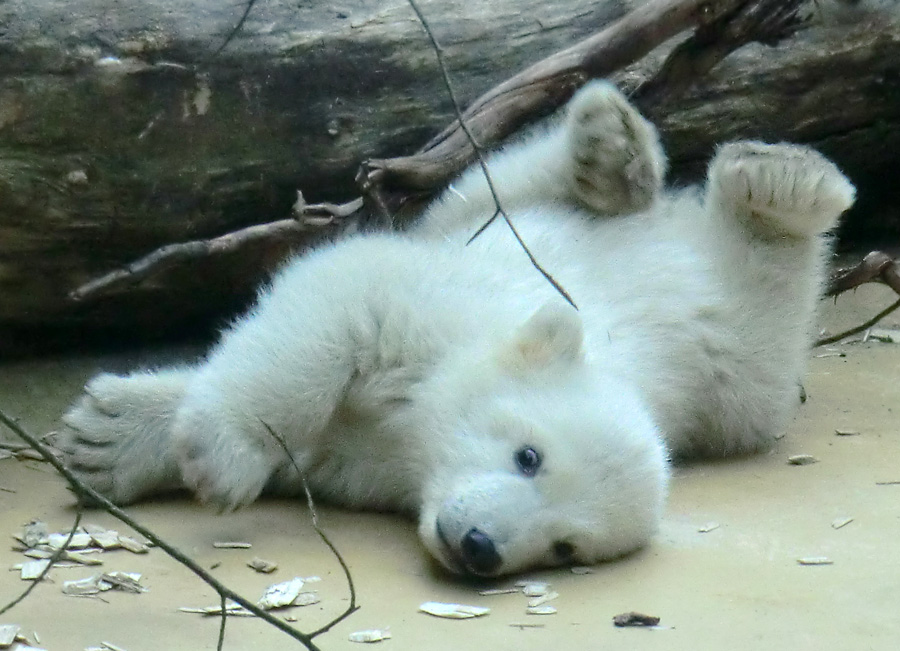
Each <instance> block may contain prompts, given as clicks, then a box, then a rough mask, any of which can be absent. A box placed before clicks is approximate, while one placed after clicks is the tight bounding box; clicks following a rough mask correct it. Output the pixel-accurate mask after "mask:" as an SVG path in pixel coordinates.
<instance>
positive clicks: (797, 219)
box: [709, 142, 856, 237]
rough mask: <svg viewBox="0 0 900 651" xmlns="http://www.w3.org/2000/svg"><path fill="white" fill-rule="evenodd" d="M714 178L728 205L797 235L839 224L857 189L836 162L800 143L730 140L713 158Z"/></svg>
mask: <svg viewBox="0 0 900 651" xmlns="http://www.w3.org/2000/svg"><path fill="white" fill-rule="evenodd" d="M709 178H710V192H711V193H712V196H713V198H714V200H717V201H718V202H719V204H720V205H722V207H723V208H724V209H725V210H727V211H734V212H736V213H737V214H738V215H739V216H740V215H742V214H746V215H749V216H750V217H751V218H752V219H753V220H754V223H755V224H756V225H757V226H759V227H762V228H763V229H769V230H771V231H774V232H775V233H776V234H787V235H793V236H796V237H806V236H811V235H816V234H818V233H822V232H825V231H827V230H829V229H831V228H832V227H834V225H835V224H836V223H837V220H838V217H840V216H841V213H843V212H844V211H845V210H847V209H848V208H849V207H850V206H852V205H853V200H854V196H855V192H856V191H855V189H854V187H853V185H852V184H851V183H850V181H848V180H847V178H846V177H845V176H844V175H843V174H841V172H840V170H838V168H837V167H836V166H835V165H834V163H832V162H831V161H829V160H828V159H827V158H825V157H824V156H822V154H820V153H819V152H817V151H815V150H812V149H810V148H808V147H803V146H800V145H789V144H778V145H767V144H763V143H760V142H734V143H729V144H727V145H725V146H723V147H722V148H721V149H720V150H719V152H718V154H717V155H716V158H715V159H714V160H713V162H712V165H711V166H710V172H709Z"/></svg>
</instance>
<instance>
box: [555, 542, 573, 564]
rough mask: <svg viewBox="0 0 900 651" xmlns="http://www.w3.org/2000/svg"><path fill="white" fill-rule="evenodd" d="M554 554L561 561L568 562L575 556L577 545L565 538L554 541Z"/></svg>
mask: <svg viewBox="0 0 900 651" xmlns="http://www.w3.org/2000/svg"><path fill="white" fill-rule="evenodd" d="M553 555H554V556H555V557H556V559H557V560H558V561H559V562H561V563H568V562H570V561H571V560H572V559H573V558H575V545H573V544H572V543H570V542H566V541H565V540H559V541H557V542H555V543H553Z"/></svg>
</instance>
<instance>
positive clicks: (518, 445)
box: [419, 306, 668, 576]
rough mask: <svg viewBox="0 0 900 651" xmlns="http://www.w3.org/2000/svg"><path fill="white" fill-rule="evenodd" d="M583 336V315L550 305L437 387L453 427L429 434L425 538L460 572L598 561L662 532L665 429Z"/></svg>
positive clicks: (440, 418)
mask: <svg viewBox="0 0 900 651" xmlns="http://www.w3.org/2000/svg"><path fill="white" fill-rule="evenodd" d="M582 338H583V333H582V326H581V321H580V319H579V317H578V315H577V314H576V313H575V311H574V310H572V309H570V308H568V307H561V306H545V307H544V308H541V309H540V310H539V311H538V312H537V313H536V314H534V315H533V316H532V317H531V318H529V319H528V320H527V321H526V322H525V323H524V324H523V325H521V326H520V327H519V328H518V330H517V331H515V332H514V333H510V334H509V335H508V336H507V337H506V338H505V340H504V341H503V342H502V343H501V344H499V345H492V346H491V347H490V350H481V351H480V352H478V353H477V354H473V355H471V356H469V357H468V358H467V359H462V360H458V363H457V364H455V365H454V366H453V368H452V369H450V370H447V371H446V372H445V373H444V375H443V376H442V377H441V378H440V380H439V381H438V382H437V383H436V386H433V387H431V389H430V391H432V392H434V393H435V394H436V395H435V399H434V400H433V401H432V404H433V405H435V409H434V414H435V415H434V418H435V419H436V420H435V422H434V426H435V427H436V428H438V429H440V430H442V431H443V432H445V433H446V434H445V435H444V436H441V437H433V438H431V439H430V440H431V441H432V443H431V446H432V449H431V451H430V454H431V455H433V458H434V463H432V464H428V465H429V466H430V467H431V468H432V469H434V472H433V473H432V474H431V475H430V476H429V477H426V478H425V488H424V491H423V494H422V505H421V508H420V512H419V535H420V537H421V538H422V541H423V542H424V544H425V546H426V547H427V548H428V550H429V551H430V552H431V553H432V554H433V555H434V557H435V558H437V559H438V561H440V563H441V564H442V565H444V566H445V567H447V568H448V569H449V570H451V571H453V572H457V573H464V574H472V575H477V576H496V575H500V574H507V573H511V572H517V571H521V570H524V569H527V568H530V567H539V566H554V565H564V564H592V563H595V562H597V561H600V560H604V559H609V558H614V557H616V556H621V555H623V554H626V553H628V552H631V551H633V550H635V549H637V548H639V547H641V546H643V545H644V544H646V543H647V541H648V539H649V538H650V536H651V535H652V534H653V532H654V531H655V530H656V527H657V524H658V521H659V518H660V515H661V511H662V507H663V502H664V499H665V493H666V486H667V479H668V468H667V461H666V454H665V450H664V446H663V444H662V442H661V437H660V435H659V433H658V432H657V429H656V426H655V425H654V423H653V422H652V419H651V418H650V415H649V413H648V410H647V409H646V407H645V406H644V405H643V404H642V403H641V402H640V400H639V398H638V396H637V394H636V392H635V390H634V389H633V388H632V387H630V386H627V384H626V383H624V382H623V381H622V380H621V379H618V378H615V377H610V376H609V375H607V374H605V373H604V370H603V368H602V363H601V362H599V361H596V360H595V361H592V362H591V363H589V362H588V360H587V359H586V358H585V354H584V351H583V345H582ZM451 396H452V397H454V399H453V400H451V399H450V397H451ZM448 424H449V427H448Z"/></svg>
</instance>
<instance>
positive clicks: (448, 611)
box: [419, 601, 491, 619]
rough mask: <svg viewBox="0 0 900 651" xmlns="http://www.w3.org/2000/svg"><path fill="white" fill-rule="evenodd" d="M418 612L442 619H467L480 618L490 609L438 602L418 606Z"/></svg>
mask: <svg viewBox="0 0 900 651" xmlns="http://www.w3.org/2000/svg"><path fill="white" fill-rule="evenodd" d="M419 611H420V612H423V613H428V614H429V615H433V616H435V617H443V618H444V619H469V618H471V617H481V616H483V615H487V614H488V613H489V612H491V609H490V608H485V607H483V606H467V605H465V604H448V603H441V602H438V601H426V602H425V603H423V604H422V605H421V606H419Z"/></svg>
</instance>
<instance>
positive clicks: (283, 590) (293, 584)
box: [256, 576, 303, 610]
mask: <svg viewBox="0 0 900 651" xmlns="http://www.w3.org/2000/svg"><path fill="white" fill-rule="evenodd" d="M302 589H303V579H301V578H300V577H299V576H297V577H294V578H293V579H291V580H290V581H283V582H282V583H273V584H272V585H270V586H269V587H268V588H266V591H265V592H264V593H263V596H262V597H260V598H259V601H257V602H256V604H257V605H258V606H259V607H260V608H262V609H263V610H272V609H273V608H284V607H285V606H291V605H293V603H294V600H295V599H296V598H297V597H298V596H299V595H300V591H301V590H302Z"/></svg>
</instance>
